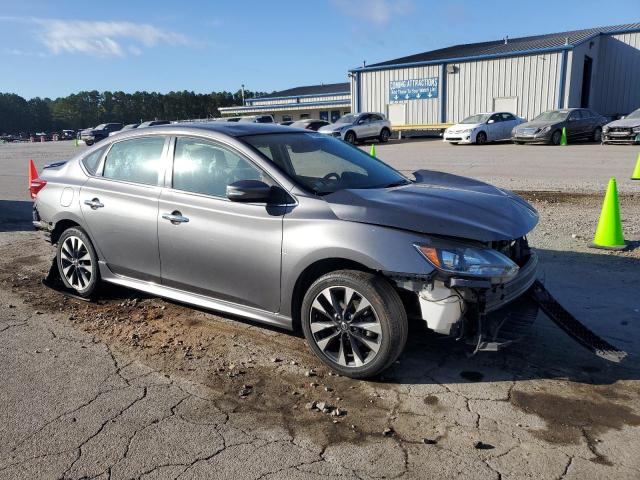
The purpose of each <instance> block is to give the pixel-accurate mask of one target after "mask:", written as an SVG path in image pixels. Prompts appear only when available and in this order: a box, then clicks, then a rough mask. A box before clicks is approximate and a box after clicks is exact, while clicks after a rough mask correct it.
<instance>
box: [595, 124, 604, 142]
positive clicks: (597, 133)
mask: <svg viewBox="0 0 640 480" xmlns="http://www.w3.org/2000/svg"><path fill="white" fill-rule="evenodd" d="M593 141H594V142H598V143H602V128H600V127H596V129H595V130H594V131H593Z"/></svg>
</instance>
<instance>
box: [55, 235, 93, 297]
mask: <svg viewBox="0 0 640 480" xmlns="http://www.w3.org/2000/svg"><path fill="white" fill-rule="evenodd" d="M56 261H57V264H58V272H59V273H60V278H62V282H63V283H64V286H65V287H67V288H69V289H72V290H75V291H76V293H77V294H78V295H80V296H81V297H85V298H88V297H90V296H91V295H92V294H93V292H94V291H95V289H96V287H97V285H98V281H99V280H100V271H99V270H98V256H97V255H96V251H95V249H94V248H93V245H92V244H91V240H89V237H88V236H87V234H86V233H85V232H84V231H83V230H82V229H80V228H77V227H73V228H68V229H67V230H65V231H64V232H62V235H60V238H59V239H58V249H57V254H56Z"/></svg>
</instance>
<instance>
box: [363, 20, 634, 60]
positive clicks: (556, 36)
mask: <svg viewBox="0 0 640 480" xmlns="http://www.w3.org/2000/svg"><path fill="white" fill-rule="evenodd" d="M634 30H640V23H627V24H624V25H611V26H606V27H595V28H587V29H583V30H572V31H569V32H559V33H548V34H545V35H535V36H531V37H520V38H508V39H507V40H506V41H505V39H502V40H494V41H490V42H481V43H468V44H462V45H454V46H452V47H447V48H441V49H438V50H431V51H428V52H423V53H417V54H414V55H409V56H406V57H400V58H396V59H393V60H388V61H385V62H379V63H374V64H372V65H367V66H366V67H363V68H357V69H354V70H367V69H369V68H376V67H385V66H392V65H393V66H395V65H404V64H412V63H423V62H437V61H439V60H440V61H445V60H452V59H461V58H464V59H467V58H473V57H486V56H508V55H517V54H518V53H524V52H526V53H535V52H536V51H539V50H550V49H560V48H563V47H565V48H570V47H573V46H575V45H579V44H580V43H582V42H584V41H586V40H588V39H590V38H593V37H595V36H597V35H600V34H613V33H619V32H624V31H634Z"/></svg>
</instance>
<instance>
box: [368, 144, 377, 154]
mask: <svg viewBox="0 0 640 480" xmlns="http://www.w3.org/2000/svg"><path fill="white" fill-rule="evenodd" d="M369 155H371V156H372V157H375V156H376V146H375V144H373V143H372V144H371V151H370V152H369Z"/></svg>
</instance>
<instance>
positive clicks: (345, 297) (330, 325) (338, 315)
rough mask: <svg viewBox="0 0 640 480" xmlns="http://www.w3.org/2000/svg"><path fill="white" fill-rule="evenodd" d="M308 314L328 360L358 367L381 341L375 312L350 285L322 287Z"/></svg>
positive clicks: (371, 358) (377, 348)
mask: <svg viewBox="0 0 640 480" xmlns="http://www.w3.org/2000/svg"><path fill="white" fill-rule="evenodd" d="M309 315H310V324H309V325H310V329H311V333H312V335H313V340H314V341H315V343H316V345H317V346H318V348H319V349H320V351H321V352H322V353H323V355H325V356H326V357H327V358H328V359H329V360H331V361H332V362H334V363H337V364H338V365H341V366H343V367H361V366H363V365H366V364H367V363H369V362H371V361H372V360H373V359H374V358H375V357H376V355H377V354H378V351H379V349H380V346H381V344H382V327H381V325H380V321H379V319H378V315H377V313H376V311H375V310H374V308H373V307H372V306H371V303H369V301H368V300H367V299H366V298H365V297H364V295H362V294H361V293H360V292H358V291H356V290H354V289H353V288H350V287H344V286H331V287H328V288H325V289H324V290H322V291H321V292H320V293H319V294H318V295H317V296H316V298H315V299H314V301H313V304H312V306H311V311H310V312H309Z"/></svg>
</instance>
